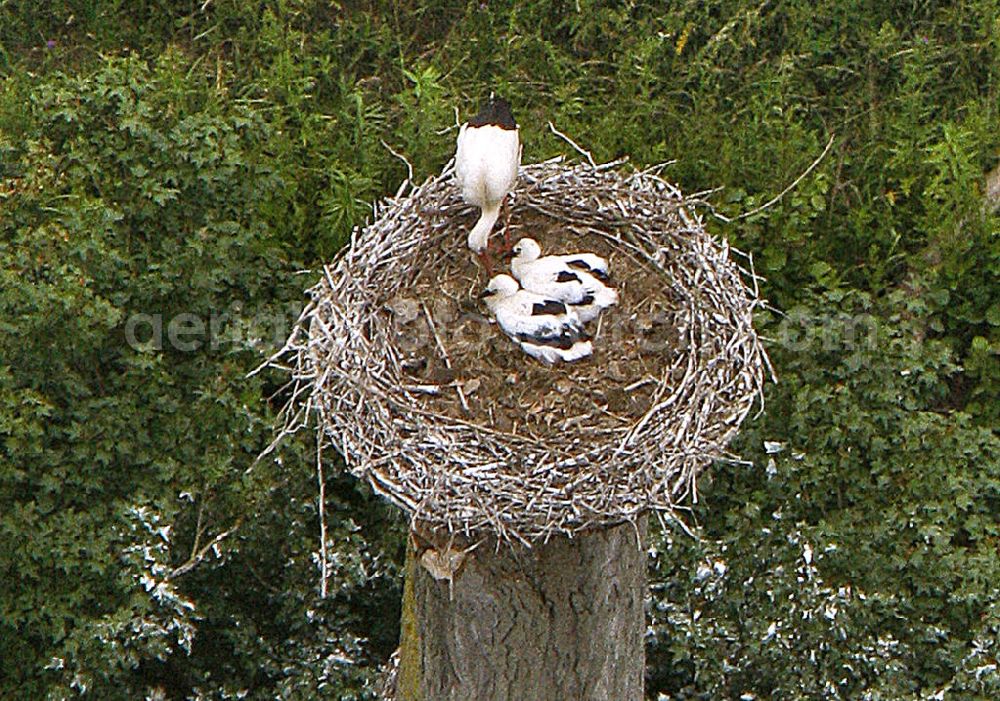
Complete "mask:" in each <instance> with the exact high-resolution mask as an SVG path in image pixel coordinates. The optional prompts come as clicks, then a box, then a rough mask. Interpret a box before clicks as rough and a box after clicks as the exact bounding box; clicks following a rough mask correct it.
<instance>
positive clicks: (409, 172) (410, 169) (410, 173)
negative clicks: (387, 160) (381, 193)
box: [379, 139, 413, 190]
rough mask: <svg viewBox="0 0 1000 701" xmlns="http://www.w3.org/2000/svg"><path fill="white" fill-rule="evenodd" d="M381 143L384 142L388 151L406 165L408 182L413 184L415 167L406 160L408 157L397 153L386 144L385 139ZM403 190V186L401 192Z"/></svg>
mask: <svg viewBox="0 0 1000 701" xmlns="http://www.w3.org/2000/svg"><path fill="white" fill-rule="evenodd" d="M379 141H381V142H382V145H383V146H385V148H386V150H387V151H388V152H389V153H391V154H392V155H393V156H395V157H396V158H398V159H399V160H401V161H402V162H403V163H405V164H406V182H408V183H412V182H413V166H412V165H411V164H410V162H409V161H408V160H407V159H406V156H404V155H402V154H401V153H397V152H396V151H394V150H393V148H392V146H390V145H389V144H388V143H386V140H385V139H379ZM402 189H403V188H402V186H400V190H402Z"/></svg>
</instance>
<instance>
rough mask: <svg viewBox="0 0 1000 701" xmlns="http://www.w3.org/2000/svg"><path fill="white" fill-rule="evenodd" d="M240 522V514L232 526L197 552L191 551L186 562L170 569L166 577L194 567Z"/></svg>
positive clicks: (176, 575) (236, 528) (174, 575)
mask: <svg viewBox="0 0 1000 701" xmlns="http://www.w3.org/2000/svg"><path fill="white" fill-rule="evenodd" d="M242 523H243V517H242V516H240V517H239V518H238V519H236V523H235V524H233V527H232V528H230V529H229V530H228V531H223V532H222V533H220V534H219V535H217V536H215V537H214V538H212V540H210V541H209V542H208V544H207V545H205V547H203V548H202V549H201V550H198V551H197V552H192V553H191V557H189V558H188V560H187V562H185V563H184V564H183V565H180V566H178V567H175V568H174V569H173V570H171V572H170V574H169V575H167V579H176V578H177V577H180V576H181V575H184V574H187V573H188V572H190V571H191V570H193V569H194V568H195V567H197V566H198V564H199V563H200V562H201V561H202V560H204V559H205V558H206V557H207V556H208V553H209V552H210V551H212V549H213V548H215V547H216V546H217V545H218V544H219V543H221V542H222V541H223V540H225V539H226V538H228V537H229V536H231V535H232V534H233V533H235V532H236V531H237V530H239V528H240V525H242Z"/></svg>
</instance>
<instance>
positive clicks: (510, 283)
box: [480, 275, 593, 365]
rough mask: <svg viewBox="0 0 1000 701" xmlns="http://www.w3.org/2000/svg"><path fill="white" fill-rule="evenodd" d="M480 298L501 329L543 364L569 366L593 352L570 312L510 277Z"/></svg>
mask: <svg viewBox="0 0 1000 701" xmlns="http://www.w3.org/2000/svg"><path fill="white" fill-rule="evenodd" d="M480 296H481V297H482V299H483V300H485V302H486V307H487V309H489V310H490V312H491V313H492V314H493V316H494V318H495V319H496V321H497V325H498V326H499V327H500V329H501V330H502V331H503V332H504V333H505V334H507V335H508V336H509V337H510V338H511V339H512V340H513V341H515V342H516V343H517V344H518V345H519V346H521V350H523V351H524V352H525V353H527V354H528V355H530V356H531V357H533V358H537V359H538V360H541V361H542V362H543V363H547V364H549V365H552V364H554V363H558V362H566V363H569V362H573V361H574V360H580V359H582V358H586V357H587V356H588V355H590V354H591V353H592V352H593V346H592V345H591V342H590V338H589V336H587V332H586V331H585V330H584V328H583V324H582V323H581V322H580V320H579V318H577V316H576V314H575V313H574V312H573V310H572V309H571V308H569V307H568V306H567V305H566V304H564V303H563V302H559V301H556V300H553V299H546V298H545V297H543V296H542V295H538V294H535V293H534V292H528V291H527V290H522V289H520V287H519V286H518V284H517V281H516V280H515V279H514V278H512V277H511V276H510V275H497V276H496V277H494V278H493V279H491V280H490V282H489V284H488V285H487V286H486V289H485V290H484V291H483V293H482V295H480Z"/></svg>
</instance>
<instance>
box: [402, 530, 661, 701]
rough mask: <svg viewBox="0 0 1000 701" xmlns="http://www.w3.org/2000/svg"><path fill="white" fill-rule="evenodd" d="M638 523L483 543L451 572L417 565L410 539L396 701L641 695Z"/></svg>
mask: <svg viewBox="0 0 1000 701" xmlns="http://www.w3.org/2000/svg"><path fill="white" fill-rule="evenodd" d="M639 523H640V526H639V528H638V529H637V528H636V527H634V526H633V525H631V524H627V523H626V524H623V525H621V526H615V527H612V528H606V529H600V530H595V531H590V532H586V533H583V534H580V535H578V536H576V537H574V538H567V537H565V536H559V537H555V538H553V539H551V540H550V541H549V542H548V543H543V544H538V545H536V546H534V547H532V548H527V547H523V546H516V547H512V546H509V545H506V544H505V545H504V546H502V547H501V548H500V549H499V551H497V550H496V549H495V548H493V547H488V546H487V544H483V545H482V546H480V547H479V548H478V549H476V550H475V551H473V552H470V553H469V554H468V555H467V556H466V557H465V558H464V560H463V561H462V562H461V564H460V565H459V566H458V567H457V569H456V571H455V572H454V574H453V576H452V579H451V580H449V579H436V578H435V576H433V575H432V574H431V572H430V571H428V569H427V568H426V567H424V566H423V565H422V564H421V562H420V560H421V559H422V557H421V554H420V553H419V552H418V551H417V550H415V546H414V543H413V541H412V539H411V542H410V546H409V548H408V550H407V567H406V585H405V589H404V593H403V617H402V634H401V638H402V640H401V645H400V667H399V675H398V677H397V682H396V699H397V700H398V701H452V700H453V701H467V700H468V699H476V700H477V701H491V700H494V699H495V700H496V701H510V700H511V699H532V700H533V701H550V700H551V701H565V700H566V699H574V700H580V701H586V700H593V701H608V700H609V699H613V700H614V701H640V700H641V699H642V696H643V671H644V665H645V654H644V648H643V631H644V630H645V624H644V620H645V619H644V610H643V602H644V599H645V594H646V554H645V549H644V547H643V546H642V545H641V544H640V542H637V536H638V537H639V538H641V539H642V540H643V541H644V540H645V531H646V528H645V520H644V519H642V520H640V522H639ZM425 552H426V551H425ZM438 552H440V551H438ZM423 559H424V561H425V562H426V558H423Z"/></svg>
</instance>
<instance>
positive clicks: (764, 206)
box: [715, 134, 837, 224]
mask: <svg viewBox="0 0 1000 701" xmlns="http://www.w3.org/2000/svg"><path fill="white" fill-rule="evenodd" d="M836 136H837V135H836V134H830V140H829V141H827V142H826V148H824V149H823V153H821V154H819V157H818V158H817V159H816V160H815V161H813V162H812V163H811V164H809V167H808V168H806V169H805V170H804V171H802V174H801V175H799V177H797V178H795V180H793V181H792V184H791V185H789V186H788V187H786V188H785V189H784V190H782V191H781V192H779V193H778V194H777V195H776V196H775V197H772V198H771V199H770V200H768V201H767V202H766V203H764V204H762V205H761V206H760V207H757V208H755V209H751V210H750V211H749V212H743V214H740V215H738V216H735V217H733V218H732V219H730V218H729V217H726V216H725V215H722V214H719V213H717V212H716V213H715V216H716V217H718V218H719V219H721V220H722V221H724V222H726V223H727V224H728V223H729V222H734V221H739V220H740V219H746V218H747V217H752V216H753V215H754V214H757V213H759V212H763V211H764V210H765V209H767V208H769V207H773V206H774V205H775V204H777V203H778V201H779V200H780V199H781V198H782V197H784V196H785V195H787V194H788V193H789V192H791V191H792V190H794V189H795V187H796V185H798V184H799V183H800V182H802V180H803V179H804V178H805V177H806V176H807V175H809V174H810V173H811V172H813V170H815V169H816V166H818V165H819V164H820V162H822V160H823V159H824V158H826V154H828V153H829V152H830V147H831V146H833V140H834V138H836Z"/></svg>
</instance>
